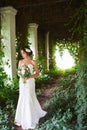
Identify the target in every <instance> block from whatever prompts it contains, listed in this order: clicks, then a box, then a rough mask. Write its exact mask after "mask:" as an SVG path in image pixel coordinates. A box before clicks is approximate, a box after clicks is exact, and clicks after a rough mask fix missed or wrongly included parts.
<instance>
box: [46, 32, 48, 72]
mask: <svg viewBox="0 0 87 130" xmlns="http://www.w3.org/2000/svg"><path fill="white" fill-rule="evenodd" d="M46 58H47V70H49V32H47V33H46Z"/></svg>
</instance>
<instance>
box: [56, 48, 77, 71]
mask: <svg viewBox="0 0 87 130" xmlns="http://www.w3.org/2000/svg"><path fill="white" fill-rule="evenodd" d="M55 56H56V65H57V66H58V68H60V69H63V70H64V69H70V68H72V67H73V66H74V65H75V60H74V59H73V57H72V56H71V55H70V53H69V51H68V50H67V49H65V50H64V51H63V54H62V56H61V55H60V52H59V50H58V49H57V51H56V53H55Z"/></svg>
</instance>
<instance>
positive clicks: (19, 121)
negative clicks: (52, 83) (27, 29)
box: [15, 47, 47, 130]
mask: <svg viewBox="0 0 87 130" xmlns="http://www.w3.org/2000/svg"><path fill="white" fill-rule="evenodd" d="M20 53H21V56H22V57H23V59H22V60H20V61H19V63H18V70H19V75H20V80H19V99H18V104H17V109H16V114H15V125H17V126H20V127H21V129H22V130H28V129H34V128H35V127H36V125H37V124H38V123H39V119H40V118H41V117H44V116H45V115H46V113H47V112H46V111H44V110H42V108H41V106H40V104H39V102H38V100H37V97H36V93H35V79H34V78H36V77H37V76H38V75H39V70H38V66H37V64H36V62H35V61H34V60H32V59H31V57H30V56H31V55H32V50H31V49H30V48H28V47H25V48H21V50H20ZM24 66H26V68H27V70H28V71H27V73H26V74H24V72H25V69H24ZM22 68H23V70H22Z"/></svg>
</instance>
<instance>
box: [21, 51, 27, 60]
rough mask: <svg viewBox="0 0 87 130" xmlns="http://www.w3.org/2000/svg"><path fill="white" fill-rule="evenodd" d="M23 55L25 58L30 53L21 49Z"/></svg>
mask: <svg viewBox="0 0 87 130" xmlns="http://www.w3.org/2000/svg"><path fill="white" fill-rule="evenodd" d="M21 56H22V57H23V58H26V57H27V56H28V55H27V53H26V52H25V51H23V50H21Z"/></svg>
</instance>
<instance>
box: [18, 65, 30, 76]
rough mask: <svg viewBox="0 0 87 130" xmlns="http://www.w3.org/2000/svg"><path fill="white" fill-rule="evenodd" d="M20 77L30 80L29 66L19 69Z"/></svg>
mask: <svg viewBox="0 0 87 130" xmlns="http://www.w3.org/2000/svg"><path fill="white" fill-rule="evenodd" d="M18 76H20V77H22V78H29V77H30V76H31V73H30V69H29V67H28V66H27V65H22V66H21V68H19V69H18Z"/></svg>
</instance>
